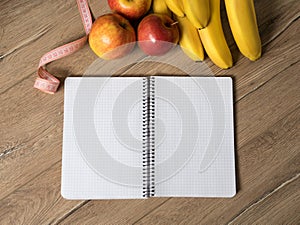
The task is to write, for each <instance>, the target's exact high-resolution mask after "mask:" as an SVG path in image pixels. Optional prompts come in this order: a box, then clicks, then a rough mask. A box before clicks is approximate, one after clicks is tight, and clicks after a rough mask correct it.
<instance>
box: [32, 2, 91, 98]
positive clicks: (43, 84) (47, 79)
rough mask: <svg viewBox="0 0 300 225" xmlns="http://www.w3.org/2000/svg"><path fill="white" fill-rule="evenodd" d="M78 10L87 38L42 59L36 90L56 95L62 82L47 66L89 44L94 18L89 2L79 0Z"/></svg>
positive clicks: (47, 54)
mask: <svg viewBox="0 0 300 225" xmlns="http://www.w3.org/2000/svg"><path fill="white" fill-rule="evenodd" d="M77 6H78V10H79V12H80V16H81V20H82V23H83V26H84V30H85V33H86V36H84V37H82V38H80V39H78V40H76V41H73V42H70V43H68V44H65V45H63V46H60V47H58V48H55V49H53V50H52V51H50V52H47V53H46V54H45V55H43V57H42V58H41V60H40V62H39V67H38V72H37V74H38V77H37V78H36V80H35V83H34V86H33V87H35V88H37V89H39V90H41V91H43V92H45V93H49V94H54V93H55V92H56V91H57V88H58V86H59V83H60V81H59V80H58V79H57V78H56V77H55V76H53V75H52V74H50V73H49V72H48V71H47V70H46V69H45V65H46V64H47V63H50V62H52V61H55V60H57V59H60V58H63V57H65V56H68V55H71V54H72V53H74V52H76V51H78V50H79V49H80V48H82V47H83V46H84V45H85V43H86V42H87V37H88V34H89V33H90V30H91V27H92V23H93V21H92V16H91V12H90V8H89V5H88V1H87V0H77Z"/></svg>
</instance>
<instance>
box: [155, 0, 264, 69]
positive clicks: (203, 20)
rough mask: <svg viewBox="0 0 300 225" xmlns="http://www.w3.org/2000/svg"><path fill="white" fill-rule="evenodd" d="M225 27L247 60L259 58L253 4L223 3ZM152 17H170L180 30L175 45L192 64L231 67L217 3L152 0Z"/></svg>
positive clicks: (245, 0) (234, 0) (230, 0)
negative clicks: (156, 14) (194, 62)
mask: <svg viewBox="0 0 300 225" xmlns="http://www.w3.org/2000/svg"><path fill="white" fill-rule="evenodd" d="M224 1H225V6H226V12H227V17H228V21H229V25H230V28H231V31H232V34H233V37H234V40H235V42H236V44H237V46H238V48H239V50H240V52H241V53H242V54H243V55H244V56H246V57H247V58H249V59H250V60H253V61H254V60H257V59H258V58H260V56H261V41H260V36H259V32H258V26H257V21H256V14H255V8H254V3H253V0H224ZM153 11H154V12H155V13H165V14H168V15H170V11H171V12H172V13H173V14H174V16H175V18H176V20H177V22H178V25H179V29H180V36H181V37H180V40H179V44H180V46H181V48H182V50H183V51H184V52H185V53H186V55H188V56H189V57H190V58H191V59H193V60H194V61H202V60H203V59H204V50H203V47H204V49H205V51H206V53H207V55H208V56H209V58H210V59H211V60H212V61H213V62H214V63H215V64H216V65H217V66H219V67H220V68H222V69H227V68H230V67H232V65H233V61H232V55H231V52H230V49H229V47H228V44H227V42H226V39H225V35H224V32H223V28H222V22H221V15H220V0H153Z"/></svg>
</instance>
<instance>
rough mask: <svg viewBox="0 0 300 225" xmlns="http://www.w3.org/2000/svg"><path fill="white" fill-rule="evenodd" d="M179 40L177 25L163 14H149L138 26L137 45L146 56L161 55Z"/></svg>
mask: <svg viewBox="0 0 300 225" xmlns="http://www.w3.org/2000/svg"><path fill="white" fill-rule="evenodd" d="M178 40H179V30H178V27H177V24H176V23H174V21H173V20H172V19H171V18H170V17H169V16H168V15H165V14H150V15H148V16H146V17H145V18H144V19H143V20H142V21H141V22H140V24H139V26H138V44H139V46H140V48H141V49H142V50H143V52H145V53H146V54H147V55H163V54H165V53H166V52H168V51H169V50H170V49H171V48H172V47H173V46H174V44H176V43H177V42H178Z"/></svg>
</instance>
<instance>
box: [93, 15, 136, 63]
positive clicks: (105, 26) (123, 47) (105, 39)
mask: <svg viewBox="0 0 300 225" xmlns="http://www.w3.org/2000/svg"><path fill="white" fill-rule="evenodd" d="M135 41H136V35H135V31H134V29H133V27H132V26H131V25H130V23H129V22H128V20H127V19H125V18H124V17H122V16H121V15H118V14H116V13H114V14H106V15H103V16H100V17H98V19H97V20H96V21H95V22H94V23H93V25H92V29H91V32H90V34H89V45H90V47H91V49H92V50H93V51H94V52H95V53H96V54H97V55H98V56H99V57H100V58H103V59H115V58H120V57H123V56H125V55H127V54H128V53H129V52H131V50H132V49H133V48H134V45H135Z"/></svg>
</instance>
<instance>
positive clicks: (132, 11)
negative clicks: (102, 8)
mask: <svg viewBox="0 0 300 225" xmlns="http://www.w3.org/2000/svg"><path fill="white" fill-rule="evenodd" d="M151 1H152V0H108V1H107V2H108V5H109V7H110V8H111V10H112V11H114V12H117V13H119V14H121V15H123V16H124V17H126V18H128V19H130V20H136V19H138V18H140V17H141V16H143V15H145V14H146V12H148V11H149V9H150V6H151Z"/></svg>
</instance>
